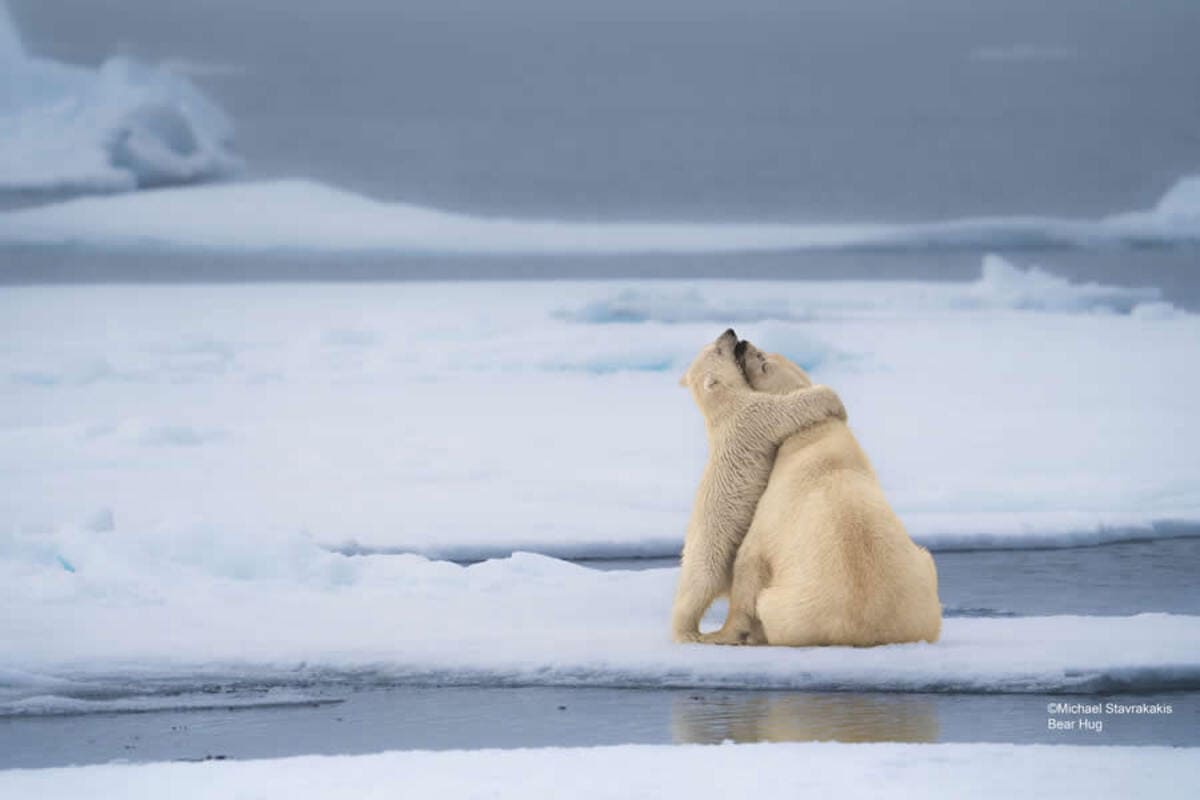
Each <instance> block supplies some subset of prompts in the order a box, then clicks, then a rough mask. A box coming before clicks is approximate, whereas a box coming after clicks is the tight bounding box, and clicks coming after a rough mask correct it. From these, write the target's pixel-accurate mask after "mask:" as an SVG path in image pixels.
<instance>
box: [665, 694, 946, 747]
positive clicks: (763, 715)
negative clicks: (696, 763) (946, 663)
mask: <svg viewBox="0 0 1200 800" xmlns="http://www.w3.org/2000/svg"><path fill="white" fill-rule="evenodd" d="M671 728H672V732H673V734H674V738H675V741H676V742H677V743H681V744H683V743H690V744H714V743H717V742H723V741H725V740H727V739H728V740H732V741H734V742H805V741H838V742H936V741H938V734H939V725H938V713H937V704H936V703H935V702H934V701H933V699H932V698H927V697H925V696H923V695H904V694H847V693H823V694H813V693H797V692H786V693H785V692H767V693H762V692H724V693H720V694H711V693H705V694H678V695H676V696H675V698H674V702H673V703H672V706H671Z"/></svg>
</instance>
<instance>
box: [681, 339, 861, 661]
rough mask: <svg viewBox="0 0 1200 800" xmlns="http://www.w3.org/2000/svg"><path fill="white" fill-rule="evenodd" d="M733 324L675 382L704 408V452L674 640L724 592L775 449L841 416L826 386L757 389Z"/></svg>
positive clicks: (690, 635)
mask: <svg viewBox="0 0 1200 800" xmlns="http://www.w3.org/2000/svg"><path fill="white" fill-rule="evenodd" d="M737 344H738V340H737V335H736V334H735V333H734V332H733V331H732V330H727V331H725V333H723V334H721V335H720V336H719V337H717V339H716V341H714V342H713V343H712V344H709V345H707V346H706V347H705V348H704V349H703V350H701V351H700V355H698V356H697V357H696V360H695V361H693V362H692V365H691V366H690V367H689V368H688V371H687V373H686V374H685V375H684V376H683V379H682V380H681V381H680V384H681V385H683V386H686V387H688V388H689V389H691V392H692V397H693V398H694V399H695V401H696V404H697V405H698V406H700V410H701V412H702V413H703V414H704V423H705V428H706V430H707V433H708V444H709V459H708V464H707V465H706V466H705V469H704V475H703V477H702V478H701V479H700V487H699V489H698V490H697V492H696V503H695V506H694V507H693V509H692V517H691V520H690V521H689V522H688V529H687V536H686V538H685V539H684V544H683V558H682V563H681V569H680V575H679V587H678V589H677V591H676V594H675V605H674V607H673V609H672V612H671V632H672V634H673V636H674V638H675V640H676V641H679V642H694V641H698V640H699V639H700V618H701V617H702V616H704V612H705V611H707V610H708V607H709V606H710V605H711V604H712V602H713V600H715V599H716V598H718V597H720V596H722V595H726V594H728V593H729V587H730V583H731V580H732V576H733V563H734V558H735V556H736V555H737V551H738V545H740V544H741V543H742V539H743V537H744V536H745V535H746V531H747V530H748V529H749V527H750V520H751V519H752V518H753V517H754V509H755V506H756V505H757V504H758V499H759V497H760V496H761V495H762V493H763V489H765V488H766V486H767V478H768V477H769V476H770V474H771V465H772V463H773V462H774V458H775V450H776V448H777V447H778V445H779V443H780V442H781V441H783V440H784V439H786V438H787V437H788V436H790V435H792V434H794V433H796V432H798V431H803V430H805V429H806V428H809V427H811V426H813V425H816V424H819V423H822V422H825V421H827V420H830V419H838V420H844V419H845V417H846V410H845V408H843V407H842V401H841V400H840V399H838V396H837V395H836V394H835V393H834V392H833V391H832V390H831V389H828V388H826V387H823V386H818V387H813V388H808V387H809V386H811V381H810V382H809V383H808V384H807V385H806V386H805V387H797V388H798V389H801V388H802V389H803V390H802V391H797V392H795V393H792V394H771V393H760V392H755V391H753V390H752V389H751V387H750V385H749V384H748V383H747V382H746V377H745V375H744V373H743V372H742V368H741V367H740V366H739V365H738V363H737V361H736V359H735V356H734V350H735V349H736V347H737Z"/></svg>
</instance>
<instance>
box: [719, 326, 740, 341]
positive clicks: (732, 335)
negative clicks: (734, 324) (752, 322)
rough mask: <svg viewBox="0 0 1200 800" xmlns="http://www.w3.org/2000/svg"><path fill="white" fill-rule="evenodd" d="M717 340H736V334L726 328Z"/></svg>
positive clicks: (731, 329)
mask: <svg viewBox="0 0 1200 800" xmlns="http://www.w3.org/2000/svg"><path fill="white" fill-rule="evenodd" d="M717 338H718V339H733V340H735V341H736V340H737V334H736V333H734V332H733V328H726V329H725V332H724V333H722V334H721V335H720V336H718V337H717Z"/></svg>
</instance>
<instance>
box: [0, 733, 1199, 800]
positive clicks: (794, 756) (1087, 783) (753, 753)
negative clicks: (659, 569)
mask: <svg viewBox="0 0 1200 800" xmlns="http://www.w3.org/2000/svg"><path fill="white" fill-rule="evenodd" d="M1198 783H1200V759H1198V758H1197V755H1196V750H1195V749H1191V748H1169V747H1085V746H1070V745H1063V746H1058V745H1004V744H943V745H915V744H834V743H828V742H813V743H804V744H750V745H720V746H700V745H692V746H684V747H677V746H675V747H673V746H652V745H624V746H620V747H596V748H575V749H567V748H544V749H530V750H476V751H449V752H440V753H431V752H420V751H415V752H393V753H381V754H378V755H367V756H332V757H330V756H305V757H301V758H288V759H274V760H263V761H226V762H216V763H204V764H179V763H174V764H165V763H164V764H142V765H130V764H111V765H104V766H90V767H68V768H59V769H44V770H8V771H4V772H0V794H4V795H5V796H11V797H38V798H42V800H53V799H54V798H60V797H61V798H67V797H71V798H75V797H97V796H100V797H113V798H159V797H172V798H180V799H181V800H182V799H183V798H191V797H196V798H208V797H214V796H226V797H228V796H239V797H288V798H294V800H303V798H309V797H322V798H324V797H358V798H374V797H380V798H384V797H388V798H390V797H396V796H397V795H403V796H420V797H438V798H460V797H461V798H467V797H471V798H476V797H489V798H498V799H500V800H503V798H519V799H520V800H525V798H530V797H563V796H570V797H578V798H585V799H586V798H620V800H632V799H633V798H654V799H655V800H657V799H658V798H663V797H687V798H696V799H697V800H699V799H700V798H709V797H711V798H726V797H754V798H761V800H768V799H769V798H786V799H787V800H794V798H797V797H839V798H875V797H878V796H880V794H886V795H887V796H888V797H895V798H928V797H953V798H959V797H971V798H992V797H995V798H1012V797H1024V796H1034V797H1055V798H1064V799H1066V798H1081V800H1093V798H1103V797H1155V798H1164V799H1165V798H1175V797H1178V798H1189V797H1192V796H1193V794H1194V792H1195V787H1196V785H1197V784H1198Z"/></svg>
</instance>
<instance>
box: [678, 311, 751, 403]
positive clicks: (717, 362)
mask: <svg viewBox="0 0 1200 800" xmlns="http://www.w3.org/2000/svg"><path fill="white" fill-rule="evenodd" d="M737 344H738V338H737V334H736V333H734V332H733V329H732V328H730V329H729V330H727V331H725V332H724V333H722V334H721V335H720V336H718V337H717V338H716V339H715V340H713V341H712V342H711V343H710V344H706V345H705V346H704V347H703V348H702V349H701V350H700V354H699V355H697V356H696V358H695V360H694V361H692V365H691V366H690V367H688V369H687V372H685V373H684V374H683V377H682V378H680V380H679V385H680V386H686V387H687V388H688V389H690V390H691V392H692V398H693V399H694V400H695V401H696V405H698V406H700V411H701V412H703V413H704V417H705V419H709V420H711V419H712V418H713V417H714V416H715V415H718V414H719V412H720V410H721V408H722V407H723V405H724V404H725V403H726V401H727V399H728V397H729V394H730V390H732V389H742V390H743V391H749V390H750V387H749V386H748V385H747V383H746V378H745V376H744V375H743V374H742V368H741V367H739V366H738V363H737V359H736V358H735V356H734V350H735V349H736V348H737Z"/></svg>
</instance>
